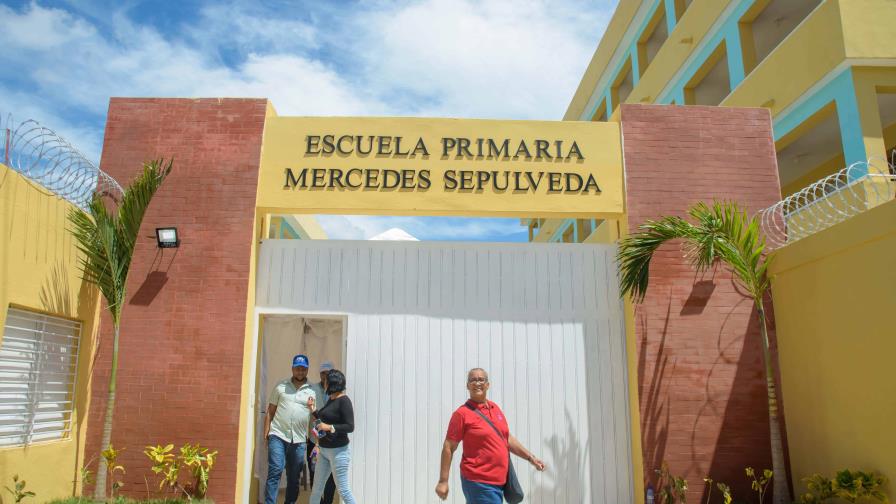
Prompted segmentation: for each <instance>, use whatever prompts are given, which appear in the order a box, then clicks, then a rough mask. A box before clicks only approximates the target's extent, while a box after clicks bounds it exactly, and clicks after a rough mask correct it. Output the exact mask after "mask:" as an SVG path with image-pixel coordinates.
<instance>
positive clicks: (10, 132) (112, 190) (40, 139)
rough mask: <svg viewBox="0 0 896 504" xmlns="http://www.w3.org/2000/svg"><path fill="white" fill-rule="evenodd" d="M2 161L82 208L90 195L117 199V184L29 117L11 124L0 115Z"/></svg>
mask: <svg viewBox="0 0 896 504" xmlns="http://www.w3.org/2000/svg"><path fill="white" fill-rule="evenodd" d="M0 139H2V142H3V144H2V145H3V157H2V161H3V164H5V165H6V166H8V167H9V168H11V169H13V170H14V171H17V172H19V173H21V174H22V175H23V176H24V177H26V178H28V179H29V180H31V181H32V182H34V183H36V184H39V185H41V186H43V187H44V188H46V189H47V190H48V191H50V192H52V193H53V194H55V195H56V196H58V197H60V198H62V199H64V200H67V201H69V202H70V203H72V204H74V205H76V206H78V207H80V208H85V207H86V206H87V205H88V204H89V203H90V201H91V199H93V195H94V194H101V195H103V196H109V197H111V198H112V199H113V200H115V201H117V200H118V199H119V198H120V197H121V193H122V190H121V186H120V185H119V184H118V182H116V181H115V179H113V178H112V177H111V176H109V175H108V174H106V173H105V172H103V171H101V170H100V169H99V168H97V166H96V165H94V164H93V163H92V162H90V160H88V159H87V158H86V157H85V156H84V155H83V154H81V152H80V151H78V149H76V148H75V147H74V146H72V144H70V143H68V142H67V141H66V140H65V139H64V138H62V137H60V136H59V135H57V134H56V132H54V131H53V130H51V129H49V128H47V127H45V126H42V125H41V124H40V123H38V122H37V121H35V120H33V119H28V120H26V121H23V122H21V123H18V124H16V123H14V122H13V119H12V116H6V117H5V120H4V117H3V116H2V115H0Z"/></svg>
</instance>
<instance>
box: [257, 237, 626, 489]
mask: <svg viewBox="0 0 896 504" xmlns="http://www.w3.org/2000/svg"><path fill="white" fill-rule="evenodd" d="M614 253H615V249H614V248H613V247H612V246H603V245H583V244H569V245H559V244H531V243H529V244H494V243H489V244H479V243H437V242H361V241H330V240H327V241H300V240H268V241H265V242H264V243H263V244H262V246H261V249H260V256H259V266H258V269H259V271H258V277H257V278H258V282H257V292H256V306H257V310H256V311H257V312H258V313H297V314H321V313H326V314H344V315H345V316H346V317H347V349H346V351H347V353H346V374H347V378H348V394H349V396H350V397H351V398H352V401H353V402H354V405H355V414H356V430H355V432H354V434H353V435H352V436H351V443H352V444H351V446H352V489H353V491H354V493H355V496H356V498H357V499H358V501H359V502H362V503H364V504H420V503H424V502H439V501H438V499H437V497H436V496H435V493H434V491H433V489H434V487H435V484H436V480H437V479H438V473H439V454H440V450H441V446H442V441H443V440H444V436H445V429H446V427H447V423H448V419H449V417H450V415H451V413H452V412H453V411H454V409H456V408H457V407H458V406H459V405H461V404H462V403H463V402H464V400H465V399H466V397H467V396H466V389H465V383H466V372H467V370H468V369H470V368H472V367H483V368H485V369H487V370H488V372H489V376H490V381H491V383H492V387H491V390H490V392H489V398H490V399H492V400H494V401H495V402H497V403H498V404H499V405H500V406H501V407H502V409H504V411H505V413H506V414H507V417H508V420H509V422H510V429H511V432H512V433H513V434H514V435H515V436H516V437H517V438H519V439H520V440H521V441H522V442H523V444H525V445H526V446H527V447H529V449H530V450H532V451H533V452H534V453H536V454H537V455H538V456H540V457H541V458H542V459H543V460H544V461H545V463H546V464H547V465H548V470H547V471H545V472H544V473H537V472H535V471H533V470H531V468H530V467H529V465H528V464H526V463H525V462H523V461H518V462H517V463H516V465H517V468H518V471H519V473H520V478H521V481H522V482H523V486H524V488H525V490H526V492H527V499H526V502H532V503H550V504H567V503H568V504H580V503H589V502H593V503H607V504H619V503H628V502H633V498H632V471H631V467H632V466H631V439H630V436H631V433H630V427H629V426H630V418H629V409H628V386H627V378H626V377H627V371H626V354H625V328H624V316H623V305H622V303H621V301H620V298H619V290H618V285H617V282H616V275H615V268H614V266H613V255H614ZM459 459H460V450H458V453H457V454H456V455H455V460H454V466H453V467H452V473H451V476H452V480H451V482H450V485H451V494H450V497H449V502H454V503H459V502H463V496H462V494H461V488H460V481H459V474H458V467H457V465H458V462H459Z"/></svg>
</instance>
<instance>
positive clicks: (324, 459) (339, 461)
mask: <svg viewBox="0 0 896 504" xmlns="http://www.w3.org/2000/svg"><path fill="white" fill-rule="evenodd" d="M327 395H328V396H329V397H330V400H329V401H327V404H326V405H324V407H323V408H321V409H320V411H317V410H316V409H315V406H314V404H313V401H312V404H311V416H312V417H314V418H315V419H317V420H319V422H317V423H316V425H315V426H314V429H315V430H316V431H317V434H318V438H319V441H320V442H319V443H318V446H320V453H319V456H318V459H317V467H316V468H315V471H314V484H313V485H312V486H311V499H309V501H308V502H312V503H316V502H320V497H321V495H322V494H323V492H324V486H325V485H326V484H327V479H328V478H329V477H330V474H331V473H332V474H333V478H334V479H335V480H336V490H337V491H338V492H339V497H340V498H341V499H342V502H343V503H345V504H355V498H354V496H352V491H351V489H350V488H349V487H348V466H349V463H350V462H351V451H350V450H349V447H348V433H349V432H352V431H354V430H355V412H354V410H353V409H352V400H351V399H349V398H348V396H347V395H345V375H344V374H342V371H339V370H338V369H333V370H331V371H330V372H329V373H327Z"/></svg>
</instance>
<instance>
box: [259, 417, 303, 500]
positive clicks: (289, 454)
mask: <svg viewBox="0 0 896 504" xmlns="http://www.w3.org/2000/svg"><path fill="white" fill-rule="evenodd" d="M304 465H305V443H289V442H286V441H284V440H282V439H280V438H278V437H277V436H275V435H273V434H271V435H269V436H268V481H267V485H265V491H264V504H275V503H276V502H277V490H279V488H280V475H281V474H283V469H284V466H285V468H286V499H285V500H284V501H283V503H284V504H295V502H296V499H297V498H298V497H299V474H300V473H301V472H302V466H304Z"/></svg>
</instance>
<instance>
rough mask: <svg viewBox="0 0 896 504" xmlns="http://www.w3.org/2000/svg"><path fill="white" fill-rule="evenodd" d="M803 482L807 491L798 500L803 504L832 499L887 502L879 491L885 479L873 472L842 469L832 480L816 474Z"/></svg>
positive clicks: (814, 503)
mask: <svg viewBox="0 0 896 504" xmlns="http://www.w3.org/2000/svg"><path fill="white" fill-rule="evenodd" d="M803 481H804V482H806V487H807V488H808V490H809V491H808V492H806V493H805V494H803V496H802V497H801V498H800V501H801V502H803V503H805V504H819V503H822V502H825V501H829V500H832V499H843V500H845V501H847V502H861V501H862V500H863V499H864V500H870V501H878V502H889V499H887V496H886V495H884V493H883V492H882V491H881V486H883V484H884V483H886V481H887V479H886V478H884V477H883V476H881V475H880V474H878V473H876V472H873V471H870V472H865V471H850V470H849V469H843V470H842V471H838V472H837V474H836V475H835V476H834V478H833V479H830V478H826V477H824V476H822V475H821V474H818V473H816V474H813V475H812V476H809V477H808V478H804V479H803Z"/></svg>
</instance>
